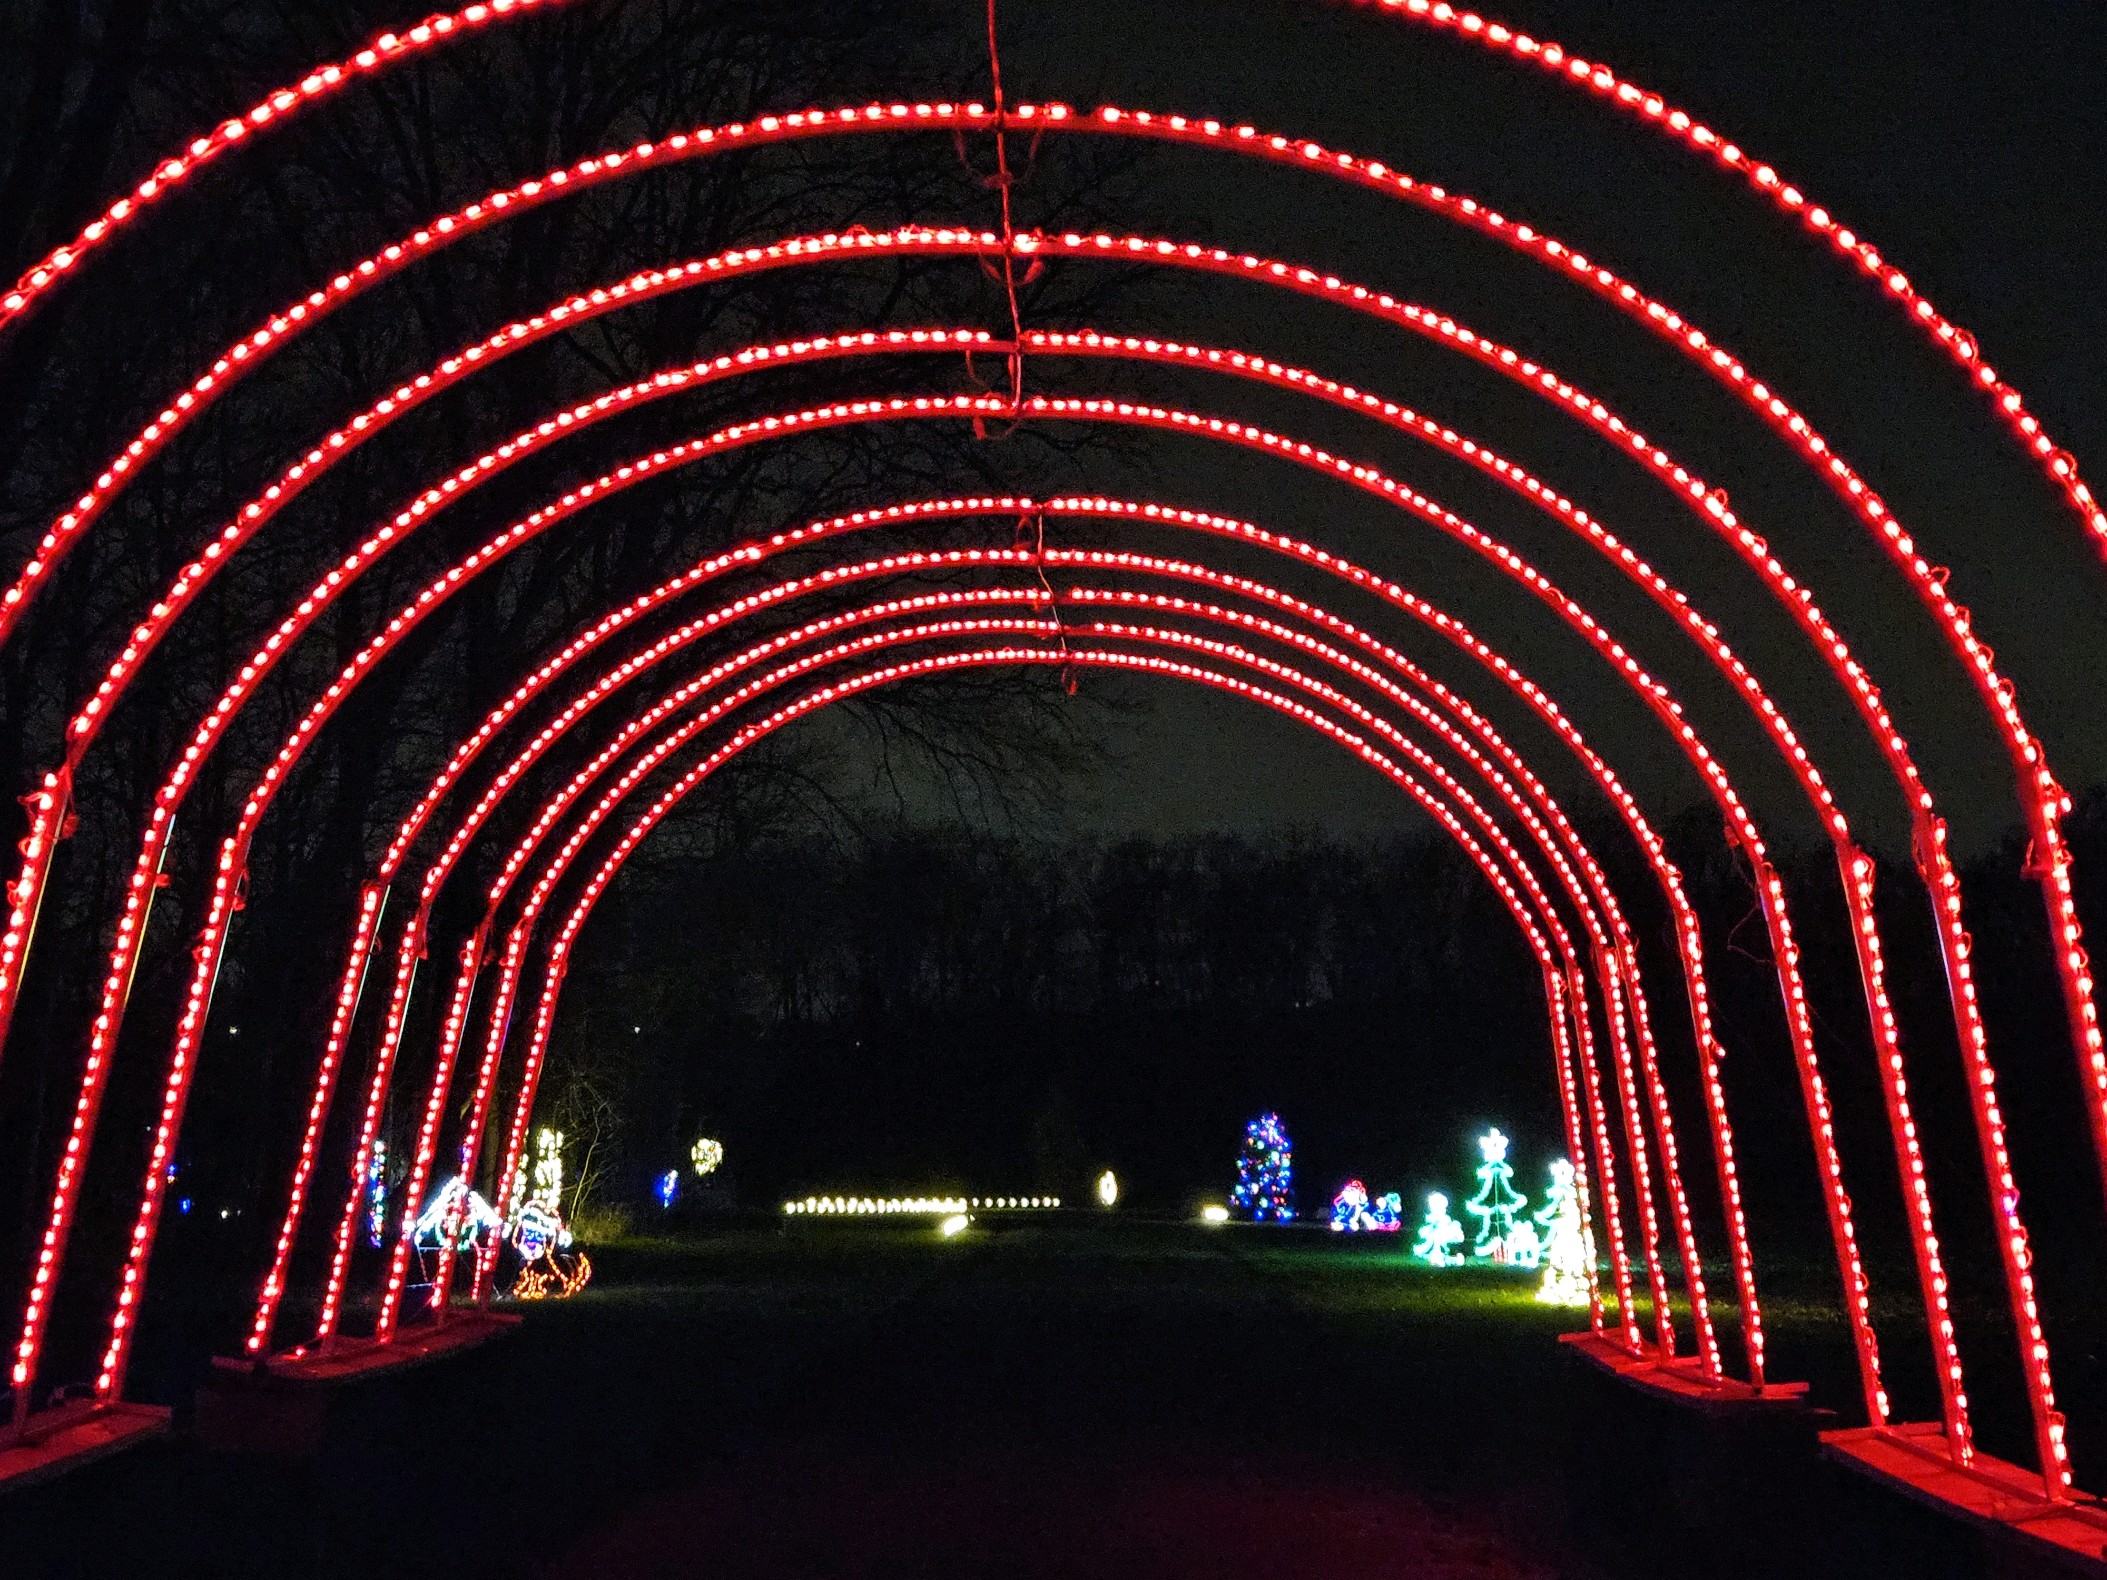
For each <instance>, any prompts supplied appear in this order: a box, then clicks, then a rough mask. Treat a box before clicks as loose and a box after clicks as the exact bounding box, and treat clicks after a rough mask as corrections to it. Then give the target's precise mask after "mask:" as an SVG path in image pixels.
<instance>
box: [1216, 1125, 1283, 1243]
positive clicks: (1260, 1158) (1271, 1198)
mask: <svg viewBox="0 0 2107 1580" xmlns="http://www.w3.org/2000/svg"><path fill="white" fill-rule="evenodd" d="M1229 1199H1230V1202H1231V1203H1232V1204H1233V1205H1234V1206H1235V1207H1236V1209H1237V1211H1239V1212H1242V1213H1245V1214H1247V1215H1248V1216H1249V1217H1250V1219H1251V1221H1252V1222H1253V1223H1264V1222H1265V1221H1266V1220H1267V1219H1268V1218H1271V1219H1273V1220H1274V1221H1275V1222H1277V1223H1286V1222H1287V1221H1288V1220H1289V1219H1290V1218H1292V1217H1294V1216H1295V1150H1294V1147H1293V1146H1292V1144H1291V1143H1290V1142H1289V1141H1288V1132H1287V1129H1286V1127H1284V1126H1283V1125H1282V1124H1281V1122H1280V1115H1278V1114H1276V1113H1273V1112H1272V1111H1271V1110H1268V1111H1267V1112H1265V1113H1263V1114H1260V1115H1259V1116H1258V1117H1257V1118H1256V1119H1254V1120H1252V1121H1251V1123H1250V1124H1248V1125H1246V1126H1245V1127H1244V1146H1243V1150H1242V1151H1241V1152H1240V1153H1239V1154H1238V1155H1237V1160H1236V1190H1235V1192H1234V1193H1233V1194H1232V1195H1231V1196H1230V1198H1229Z"/></svg>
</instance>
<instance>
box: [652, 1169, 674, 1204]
mask: <svg viewBox="0 0 2107 1580" xmlns="http://www.w3.org/2000/svg"><path fill="white" fill-rule="evenodd" d="M656 1189H657V1194H658V1204H659V1206H660V1207H661V1208H671V1207H672V1205H673V1204H674V1202H676V1201H678V1200H679V1199H680V1170H679V1169H668V1170H666V1172H665V1173H663V1174H661V1175H660V1176H659V1177H658V1185H657V1187H656Z"/></svg>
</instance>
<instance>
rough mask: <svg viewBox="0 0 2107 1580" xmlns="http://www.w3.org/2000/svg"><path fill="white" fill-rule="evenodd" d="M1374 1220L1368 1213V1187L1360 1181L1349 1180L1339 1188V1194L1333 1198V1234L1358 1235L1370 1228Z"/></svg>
mask: <svg viewBox="0 0 2107 1580" xmlns="http://www.w3.org/2000/svg"><path fill="white" fill-rule="evenodd" d="M1371 1221H1372V1220H1371V1219H1370V1217H1369V1212H1368V1187H1367V1186H1366V1185H1363V1184H1362V1183H1361V1182H1360V1181H1359V1180H1348V1181H1347V1182H1346V1183H1345V1184H1344V1185H1341V1186H1340V1187H1339V1194H1338V1195H1336V1196H1334V1197H1333V1198H1332V1233H1334V1234H1337V1233H1339V1232H1341V1231H1342V1230H1343V1231H1346V1232H1349V1233H1358V1232H1359V1231H1361V1230H1362V1229H1365V1228H1367V1227H1368V1225H1369V1223H1370V1222H1371Z"/></svg>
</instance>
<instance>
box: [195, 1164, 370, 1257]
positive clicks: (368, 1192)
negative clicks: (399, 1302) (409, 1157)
mask: <svg viewBox="0 0 2107 1580" xmlns="http://www.w3.org/2000/svg"><path fill="white" fill-rule="evenodd" d="M184 1210H185V1211H186V1212H187V1211H188V1210H189V1209H188V1208H185V1209H184ZM387 1232H388V1140H387V1137H385V1136H382V1137H380V1138H379V1139H378V1140H376V1141H375V1142H374V1143H373V1151H372V1153H371V1154H370V1155H369V1156H368V1157H367V1159H366V1243H367V1244H368V1245H370V1246H372V1247H374V1248H375V1249H376V1250H377V1249H379V1247H380V1242H381V1240H382V1238H383V1237H384V1236H385V1235H386V1234H387Z"/></svg>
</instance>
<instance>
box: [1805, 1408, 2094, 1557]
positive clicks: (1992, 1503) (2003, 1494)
mask: <svg viewBox="0 0 2107 1580" xmlns="http://www.w3.org/2000/svg"><path fill="white" fill-rule="evenodd" d="M1822 1453H1823V1454H1824V1456H1826V1457H1827V1458H1829V1459H1832V1460H1834V1461H1836V1462H1837V1463H1838V1464H1840V1465H1843V1466H1845V1467H1847V1468H1848V1469H1851V1470H1854V1471H1856V1472H1858V1473H1859V1474H1860V1475H1862V1476H1866V1477H1869V1478H1870V1479H1872V1480H1874V1481H1877V1482H1879V1483H1881V1484H1882V1485H1883V1486H1886V1487H1889V1488H1892V1489H1893V1490H1895V1491H1897V1492H1900V1493H1901V1494H1903V1495H1904V1496H1905V1497H1908V1498H1911V1499H1914V1500H1915V1501H1916V1502H1918V1503H1922V1504H1925V1505H1928V1506H1929V1507H1931V1508H1933V1509H1936V1510H1938V1511H1939V1512H1940V1513H1941V1514H1948V1515H1954V1514H1957V1515H1959V1516H1960V1517H1961V1518H1962V1519H1965V1520H1966V1521H1968V1523H1969V1524H1971V1525H1974V1526H1977V1527H1979V1528H1980V1529H1983V1530H1985V1531H1987V1532H1989V1533H1990V1534H1991V1536H1992V1539H1993V1540H2002V1541H2004V1542H2008V1543H2016V1544H2018V1545H2019V1546H2020V1547H2021V1548H2022V1549H2023V1550H2025V1551H2027V1552H2028V1553H2029V1554H2030V1555H2031V1556H2033V1557H2037V1558H2048V1559H2050V1560H2052V1561H2054V1562H2055V1563H2056V1566H2057V1572H2059V1573H2070V1574H2087V1575H2100V1576H2107V1504H2103V1503H2102V1502H2100V1500H2098V1499H2096V1498H2088V1497H2085V1496H2084V1495H2082V1494H2080V1495H2079V1496H2078V1497H2077V1498H2076V1499H2075V1500H2073V1501H2070V1502H2050V1501H2049V1500H2048V1499H2047V1498H2044V1497H2043V1496H2042V1495H2041V1477H2040V1476H2039V1474H2037V1473H2036V1472H2034V1471H2031V1470H2023V1469H2021V1468H2020V1467H2019V1466H2017V1465H2012V1464H2007V1463H2006V1462H2005V1461H2004V1460H2001V1459H1993V1458H1991V1456H1990V1455H1988V1454H1985V1453H1983V1452H1982V1451H1981V1450H1977V1451H1976V1454H1975V1456H1974V1460H1973V1462H1972V1463H1970V1464H1969V1465H1967V1466H1965V1467H1964V1466H1960V1465H1957V1464H1955V1463H1954V1461H1953V1457H1952V1454H1951V1451H1950V1450H1949V1449H1948V1448H1947V1445H1946V1437H1945V1434H1944V1433H1943V1432H1941V1431H1940V1430H1939V1428H1938V1427H1937V1426H1934V1425H1931V1424H1929V1423H1926V1424H1924V1425H1919V1426H1889V1427H1871V1426H1854V1427H1846V1428H1844V1429H1843V1430H1841V1431H1835V1432H1824V1433H1823V1434H1822Z"/></svg>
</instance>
